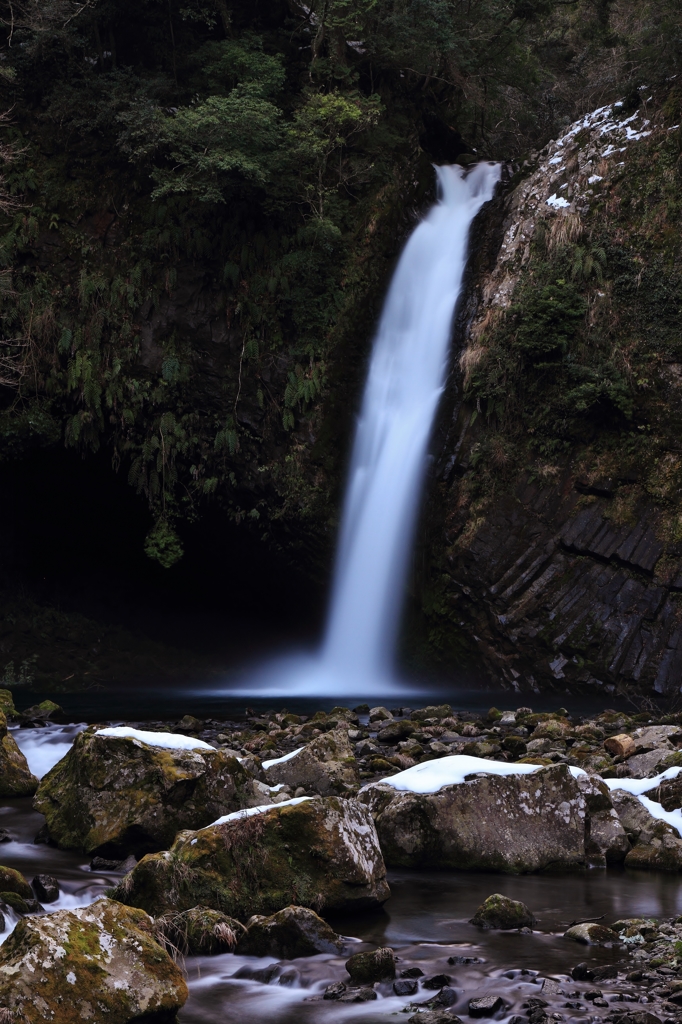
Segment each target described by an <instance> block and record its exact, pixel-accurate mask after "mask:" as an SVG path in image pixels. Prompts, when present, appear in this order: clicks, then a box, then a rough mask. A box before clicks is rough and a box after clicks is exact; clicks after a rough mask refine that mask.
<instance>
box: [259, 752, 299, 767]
mask: <svg viewBox="0 0 682 1024" xmlns="http://www.w3.org/2000/svg"><path fill="white" fill-rule="evenodd" d="M302 750H305V747H298V748H297V749H296V750H292V751H291V753H289V754H285V755H284V757H273V758H272V759H271V760H270V761H263V770H264V771H267V770H268V768H272V766H273V765H274V764H284V762H285V761H291V759H292V757H296V755H297V754H300V753H301V751H302Z"/></svg>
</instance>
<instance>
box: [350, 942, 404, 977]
mask: <svg viewBox="0 0 682 1024" xmlns="http://www.w3.org/2000/svg"><path fill="white" fill-rule="evenodd" d="M346 970H347V971H348V973H349V974H350V977H351V981H352V982H354V983H355V984H356V985H373V984H374V982H375V981H389V980H392V979H393V978H395V956H394V955H393V950H392V949H388V948H386V947H384V948H381V949H375V950H373V951H372V952H369V953H356V954H355V956H352V957H351V958H350V959H349V960H346Z"/></svg>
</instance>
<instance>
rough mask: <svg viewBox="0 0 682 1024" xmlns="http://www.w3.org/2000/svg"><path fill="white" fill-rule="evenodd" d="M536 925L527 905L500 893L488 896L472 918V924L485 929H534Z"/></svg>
mask: <svg viewBox="0 0 682 1024" xmlns="http://www.w3.org/2000/svg"><path fill="white" fill-rule="evenodd" d="M534 923H535V920H534V918H533V915H532V913H531V911H530V910H529V909H528V907H527V906H526V904H525V903H521V902H520V901H519V900H511V899H509V897H508V896H503V895H502V894H501V893H499V892H496V893H493V895H492V896H488V898H487V900H484V902H483V903H481V905H480V907H479V908H478V910H477V911H476V913H475V914H474V916H473V917H472V918H471V924H475V925H477V926H478V927H479V928H485V929H490V928H496V929H509V928H532V927H533V924H534Z"/></svg>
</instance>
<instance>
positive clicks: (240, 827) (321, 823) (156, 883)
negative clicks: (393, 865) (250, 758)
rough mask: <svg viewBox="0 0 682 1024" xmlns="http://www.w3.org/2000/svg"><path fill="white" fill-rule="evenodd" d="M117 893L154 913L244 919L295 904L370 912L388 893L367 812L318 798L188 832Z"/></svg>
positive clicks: (151, 859) (144, 862)
mask: <svg viewBox="0 0 682 1024" xmlns="http://www.w3.org/2000/svg"><path fill="white" fill-rule="evenodd" d="M114 895H115V898H116V899H120V900H121V901H122V902H124V903H128V904H130V905H131V906H134V907H142V908H143V909H144V910H147V911H148V912H149V913H151V914H154V915H155V916H156V915H157V914H162V913H167V912H169V911H176V912H177V911H181V910H188V909H190V908H191V907H194V906H197V905H198V904H201V905H202V906H205V907H210V908H212V909H213V910H220V911H221V912H222V913H224V914H228V915H229V916H231V917H236V918H238V919H239V920H241V921H246V920H248V919H249V918H250V917H251V916H252V914H273V913H276V912H277V911H278V910H282V909H283V908H284V907H288V906H290V905H292V904H298V905H300V906H307V907H312V908H313V909H314V910H316V911H317V912H318V913H322V912H324V911H330V910H347V909H351V908H353V909H356V908H357V909H359V908H363V907H373V906H377V905H378V904H380V903H383V902H384V900H386V899H388V896H389V895H390V891H389V888H388V884H387V882H386V868H385V866H384V860H383V857H382V855H381V850H380V849H379V841H378V838H377V834H376V830H375V828H374V823H373V821H372V817H371V815H370V813H369V811H368V810H367V808H366V807H364V806H363V805H362V804H359V803H358V802H357V801H356V800H342V799H340V798H338V797H326V798H322V797H315V798H314V799H310V800H305V799H302V800H297V801H295V802H294V801H290V802H288V803H281V804H274V805H273V806H272V807H266V808H263V810H262V811H260V812H259V813H255V814H248V815H247V814H246V812H243V813H242V814H237V815H230V816H229V819H228V820H226V821H224V822H223V823H220V824H215V825H212V826H211V827H210V828H204V829H201V830H200V831H198V832H181V833H180V834H179V835H178V837H177V839H176V840H175V842H174V843H173V846H172V847H171V849H170V850H167V851H165V852H164V853H156V854H150V855H149V856H146V857H144V858H143V859H142V860H141V861H140V863H139V864H138V865H137V867H136V868H135V869H134V870H133V871H132V872H131V873H130V874H129V875H126V877H125V878H124V879H123V880H122V881H121V882H120V883H119V885H118V886H117V888H116V889H115V891H114Z"/></svg>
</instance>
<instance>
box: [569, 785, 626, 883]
mask: <svg viewBox="0 0 682 1024" xmlns="http://www.w3.org/2000/svg"><path fill="white" fill-rule="evenodd" d="M577 782H578V787H579V789H580V792H581V793H582V794H583V796H584V797H585V804H586V809H587V817H586V824H585V855H586V858H587V862H588V863H589V864H593V865H595V866H598V867H605V866H606V865H607V864H620V863H621V862H622V861H623V860H625V857H626V856H627V854H628V851H629V850H630V843H629V841H628V837H627V836H626V834H625V829H624V828H623V826H622V824H621V822H620V819H619V817H618V814H617V813H616V811H615V810H614V808H613V801H612V799H611V793H610V792H609V788H608V786H607V785H606V783H605V782H604V781H603V780H602V779H600V778H598V777H597V776H594V775H581V776H579V777H578V780H577Z"/></svg>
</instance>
